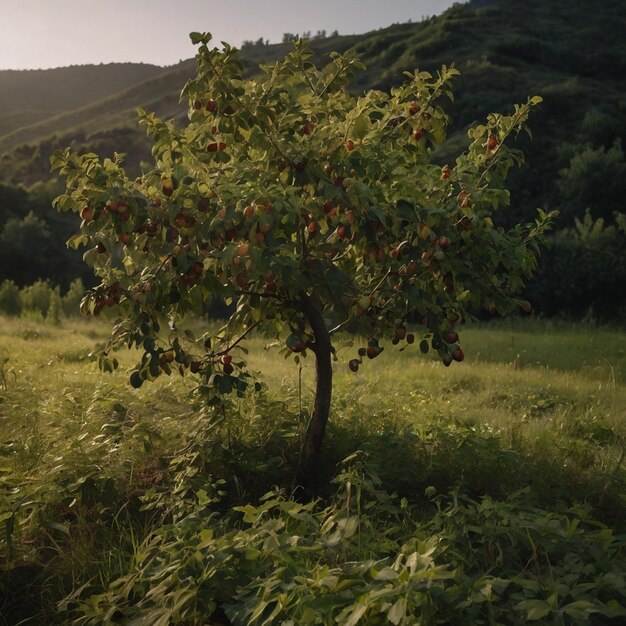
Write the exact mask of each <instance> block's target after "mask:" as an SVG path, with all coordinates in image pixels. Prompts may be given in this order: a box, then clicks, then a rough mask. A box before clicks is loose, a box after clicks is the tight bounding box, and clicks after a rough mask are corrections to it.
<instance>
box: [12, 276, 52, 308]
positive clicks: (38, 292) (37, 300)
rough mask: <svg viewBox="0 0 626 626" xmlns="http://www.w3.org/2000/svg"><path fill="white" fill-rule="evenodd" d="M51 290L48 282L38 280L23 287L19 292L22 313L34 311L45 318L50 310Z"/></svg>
mask: <svg viewBox="0 0 626 626" xmlns="http://www.w3.org/2000/svg"><path fill="white" fill-rule="evenodd" d="M53 291H54V290H53V288H52V286H51V285H50V283H49V282H48V281H43V280H38V281H37V282H35V283H33V284H32V285H29V286H28V287H24V289H22V290H21V291H20V301H21V304H22V311H23V312H25V311H34V312H37V313H41V315H42V317H46V315H47V314H48V310H49V308H50V299H51V298H52V294H53Z"/></svg>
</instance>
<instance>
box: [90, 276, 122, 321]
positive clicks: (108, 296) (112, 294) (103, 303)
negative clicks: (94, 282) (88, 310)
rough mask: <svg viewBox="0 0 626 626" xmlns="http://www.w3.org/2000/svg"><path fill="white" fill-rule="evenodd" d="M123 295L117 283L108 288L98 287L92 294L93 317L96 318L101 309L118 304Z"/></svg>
mask: <svg viewBox="0 0 626 626" xmlns="http://www.w3.org/2000/svg"><path fill="white" fill-rule="evenodd" d="M123 295H124V294H123V290H122V286H121V285H120V283H119V281H116V282H114V283H113V284H111V285H108V286H101V287H98V288H97V289H96V290H95V291H94V293H93V301H94V308H93V315H94V316H96V317H97V316H98V315H100V313H101V312H102V310H103V309H106V308H107V307H112V306H114V305H116V304H119V302H120V300H121V298H122V296H123Z"/></svg>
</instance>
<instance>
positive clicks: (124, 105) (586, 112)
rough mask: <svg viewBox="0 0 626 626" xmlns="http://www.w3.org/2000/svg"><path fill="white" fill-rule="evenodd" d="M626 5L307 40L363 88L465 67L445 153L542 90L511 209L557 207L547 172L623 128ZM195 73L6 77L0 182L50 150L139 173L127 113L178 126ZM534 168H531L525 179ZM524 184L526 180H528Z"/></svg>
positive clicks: (615, 0) (458, 16)
mask: <svg viewBox="0 0 626 626" xmlns="http://www.w3.org/2000/svg"><path fill="white" fill-rule="evenodd" d="M624 33H626V3H624V2H623V1H622V0H596V2H594V3H593V5H590V4H589V2H587V1H585V0H569V1H567V2H564V1H563V0H525V1H524V2H519V0H473V1H472V2H469V3H467V4H457V5H454V6H453V7H452V8H450V9H449V10H448V11H446V12H445V13H443V14H442V15H441V16H438V17H433V18H429V19H427V20H425V21H423V22H420V23H406V24H396V25H393V26H390V27H388V28H383V29H380V30H377V31H372V32H369V33H365V34H363V35H353V36H349V37H343V36H337V37H332V38H326V39H318V40H313V41H312V42H311V45H312V47H313V49H314V50H315V51H316V52H317V53H318V55H319V56H320V57H321V56H324V55H325V54H326V53H327V52H329V51H331V50H338V51H341V52H344V51H346V50H353V51H355V52H357V53H358V54H359V56H360V57H361V58H362V60H363V61H364V63H365V64H366V66H367V69H366V71H365V72H363V73H362V74H361V75H360V76H359V77H358V79H357V81H356V82H355V84H354V85H353V89H354V90H355V91H357V92H359V91H363V90H365V89H368V88H372V87H376V88H389V87H390V86H392V85H393V84H394V83H397V82H398V81H399V80H401V78H402V72H403V71H405V70H413V69H414V68H416V67H419V68H421V69H429V70H436V69H437V68H438V67H440V66H441V65H442V64H448V65H450V64H452V63H454V64H455V65H456V66H457V68H459V69H460V70H461V73H462V76H461V79H460V80H459V81H458V82H457V85H456V102H455V104H454V107H453V109H452V113H453V120H454V123H453V126H452V129H451V130H452V133H451V137H450V140H449V142H448V144H447V145H446V146H444V147H443V148H442V149H439V151H438V158H440V159H441V160H442V161H445V160H448V159H451V158H452V157H453V156H454V155H455V154H456V153H458V152H459V151H460V150H461V149H462V148H463V146H464V143H465V135H464V129H465V127H466V126H467V125H468V124H469V123H471V122H473V121H474V120H477V119H481V118H483V117H484V116H485V115H486V114H487V113H489V112H492V111H500V110H507V109H508V107H510V105H511V104H512V103H514V102H521V101H524V100H525V99H526V98H527V96H529V95H534V94H539V95H542V96H543V97H544V104H543V106H542V110H541V112H540V113H539V114H538V115H536V116H535V118H534V119H533V120H531V126H532V128H533V130H534V135H535V139H534V141H533V142H532V143H530V144H526V145H525V150H526V151H527V155H528V164H529V169H527V170H525V171H524V174H523V176H524V178H525V182H523V181H522V180H517V181H516V180H514V181H513V186H514V187H516V188H517V192H518V193H517V195H516V197H517V205H518V207H519V208H518V210H516V211H513V213H512V217H511V219H516V218H517V217H518V216H519V215H522V214H524V213H526V212H527V211H528V210H529V209H533V210H534V207H535V206H538V205H546V204H547V205H551V206H556V205H558V203H559V199H558V197H557V195H556V194H557V192H558V191H559V190H558V189H557V186H556V185H555V184H554V181H555V180H556V179H557V178H558V177H559V175H560V174H559V172H560V171H561V170H562V169H563V168H566V167H568V165H569V164H570V161H571V159H572V158H573V157H574V156H575V155H576V154H577V152H580V150H582V149H583V148H582V146H585V145H589V146H591V147H593V148H595V149H604V150H609V149H610V147H611V146H612V145H613V143H614V142H615V141H623V140H624V137H625V134H626V130H625V129H626V83H625V82H624V80H623V76H624V75H626V37H624ZM288 50H289V45H287V44H277V45H270V46H265V45H249V46H247V47H246V48H245V49H244V50H243V51H242V57H243V60H244V63H245V66H246V68H247V71H248V73H250V74H251V73H254V72H255V71H256V68H257V67H258V64H259V63H261V62H265V61H268V60H270V59H274V58H278V57H281V56H283V55H284V54H285V53H286V52H287V51H288ZM193 71H194V61H193V59H190V60H188V61H184V62H182V63H180V64H178V65H176V66H172V67H170V68H159V67H155V66H151V65H141V64H109V65H100V66H77V67H70V68H60V69H54V70H43V71H26V72H0V155H2V156H0V177H3V178H4V179H5V180H8V181H10V182H13V183H15V182H20V181H21V182H24V183H26V184H32V183H33V182H35V181H36V180H39V179H42V178H45V177H47V176H48V171H49V166H48V157H49V154H50V152H51V151H52V149H54V148H55V147H57V146H63V145H69V144H72V145H74V146H76V147H80V148H81V149H89V150H96V151H99V152H102V153H104V154H110V153H111V152H112V151H113V150H118V151H120V152H126V153H128V157H127V163H128V164H129V166H130V168H131V170H135V171H138V166H139V162H140V161H141V160H142V159H143V160H145V159H148V158H149V153H148V150H147V145H146V143H145V141H144V139H143V137H142V131H141V130H139V129H137V127H136V124H135V122H134V120H135V119H136V117H135V108H136V107H137V106H143V107H145V108H147V109H149V110H153V111H155V112H157V114H158V115H160V116H162V117H167V118H172V117H173V118H177V119H179V120H180V121H181V123H184V118H185V115H186V108H185V106H184V105H180V104H179V102H178V94H179V93H180V89H181V87H182V86H183V84H184V83H185V80H186V79H187V78H188V77H189V76H190V75H192V73H193ZM529 173H530V174H529ZM529 180H530V183H529V182H528V181H529Z"/></svg>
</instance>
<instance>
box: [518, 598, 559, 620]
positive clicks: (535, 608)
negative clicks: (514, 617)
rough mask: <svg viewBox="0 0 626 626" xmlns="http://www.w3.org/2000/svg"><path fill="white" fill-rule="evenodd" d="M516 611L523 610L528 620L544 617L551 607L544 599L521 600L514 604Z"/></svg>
mask: <svg viewBox="0 0 626 626" xmlns="http://www.w3.org/2000/svg"><path fill="white" fill-rule="evenodd" d="M515 609H516V610H517V611H525V612H526V619H527V620H528V621H529V622H534V621H537V620H538V619H542V618H544V617H545V616H546V615H548V614H549V613H550V611H552V607H551V606H550V605H549V604H548V603H547V602H546V601H545V600H523V601H522V602H519V603H518V604H516V605H515Z"/></svg>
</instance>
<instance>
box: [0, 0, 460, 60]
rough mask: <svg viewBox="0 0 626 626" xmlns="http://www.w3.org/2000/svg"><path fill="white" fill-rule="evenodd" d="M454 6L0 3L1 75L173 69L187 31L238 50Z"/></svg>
mask: <svg viewBox="0 0 626 626" xmlns="http://www.w3.org/2000/svg"><path fill="white" fill-rule="evenodd" d="M453 3H454V0H0V69H45V68H50V67H64V66H67V65H79V64H86V63H110V62H114V61H115V62H125V61H133V62H144V63H152V64H155V65H163V66H165V65H173V64H175V63H178V62H179V61H180V60H182V59H188V58H190V57H192V56H194V54H195V49H194V47H193V46H192V45H191V42H190V41H189V33H190V32H192V31H201V32H207V31H208V32H210V33H212V35H213V38H214V40H215V41H216V42H219V41H227V42H228V43H230V44H232V45H235V46H240V45H241V43H242V42H243V41H244V40H253V41H256V40H257V39H259V38H260V37H263V38H264V39H268V40H269V41H270V43H278V42H280V41H281V40H282V36H283V33H286V32H289V33H303V32H305V31H310V32H311V33H313V34H314V33H316V32H317V31H319V30H326V31H327V33H328V34H330V33H331V32H332V31H334V30H338V31H339V33H340V34H342V35H349V34H353V33H364V32H367V31H369V30H373V29H376V28H383V27H385V26H389V25H391V24H393V23H397V22H407V21H408V20H412V21H414V22H415V21H420V20H421V19H422V17H424V16H431V15H439V14H440V13H443V11H445V10H446V9H447V8H448V7H450V6H452V4H453Z"/></svg>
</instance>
